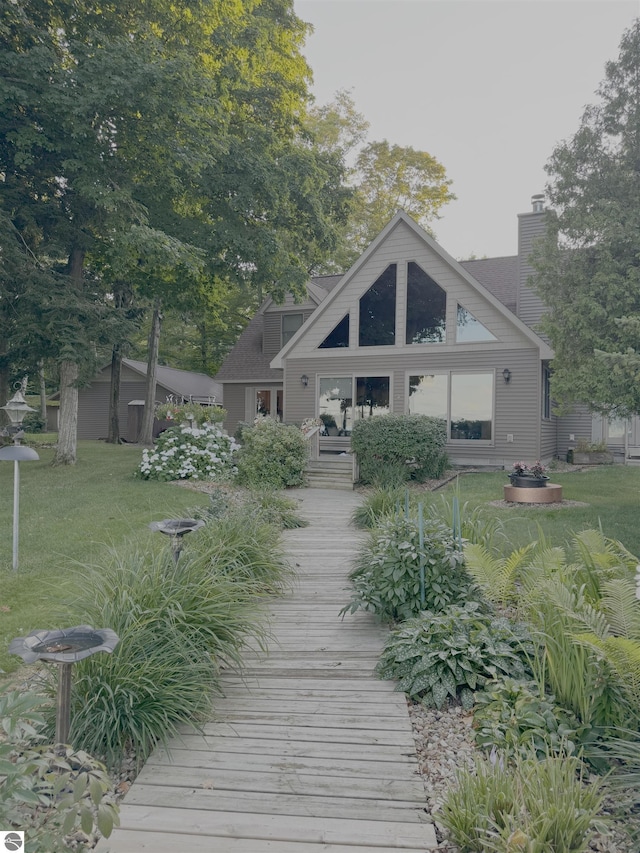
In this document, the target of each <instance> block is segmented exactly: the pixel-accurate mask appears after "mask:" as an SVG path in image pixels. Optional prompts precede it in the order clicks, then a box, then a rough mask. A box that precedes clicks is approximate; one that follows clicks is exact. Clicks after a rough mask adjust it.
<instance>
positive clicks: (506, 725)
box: [473, 678, 585, 759]
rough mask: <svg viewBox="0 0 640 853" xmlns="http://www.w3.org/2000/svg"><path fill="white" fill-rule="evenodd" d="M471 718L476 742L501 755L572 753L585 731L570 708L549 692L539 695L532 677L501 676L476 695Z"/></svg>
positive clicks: (542, 755)
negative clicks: (526, 679) (565, 708)
mask: <svg viewBox="0 0 640 853" xmlns="http://www.w3.org/2000/svg"><path fill="white" fill-rule="evenodd" d="M476 703H477V704H476V708H475V710H474V715H473V722H474V727H475V730H476V733H475V739H476V743H477V744H478V746H480V747H482V748H483V749H485V750H487V751H490V750H491V749H497V750H499V751H500V752H501V753H503V754H505V755H514V754H515V753H520V754H522V755H523V756H524V757H526V756H531V754H532V752H533V751H535V754H536V755H537V757H538V758H540V759H542V758H545V757H546V756H548V755H551V754H555V755H563V754H566V755H572V754H573V753H574V752H575V750H576V744H577V743H578V742H579V741H580V739H581V738H582V736H583V735H584V734H585V727H584V726H581V725H580V724H579V723H578V721H577V720H576V718H575V717H574V716H573V714H572V713H571V712H570V711H566V710H564V709H562V708H559V707H558V706H557V705H556V704H555V700H554V697H553V696H549V695H547V694H544V695H542V696H541V695H540V689H539V687H538V685H537V684H536V682H535V681H518V680H515V679H512V678H505V679H504V680H501V681H500V682H499V683H498V684H490V685H489V686H488V687H487V689H486V692H484V693H480V694H478V696H477V697H476Z"/></svg>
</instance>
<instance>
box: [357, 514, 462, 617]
mask: <svg viewBox="0 0 640 853" xmlns="http://www.w3.org/2000/svg"><path fill="white" fill-rule="evenodd" d="M423 536H424V541H423V544H422V545H421V544H420V531H419V526H418V522H417V521H416V520H415V519H414V518H406V517H405V516H404V515H396V516H393V517H390V518H388V519H386V520H384V521H383V522H382V523H381V524H380V526H379V527H378V528H376V529H375V530H373V531H372V532H371V534H370V535H369V538H368V541H367V542H366V543H365V544H364V545H363V547H362V548H361V550H360V553H359V555H358V557H357V558H356V561H355V568H354V569H353V571H352V572H351V574H350V579H351V581H352V582H353V586H354V594H353V597H352V600H351V603H350V604H348V605H347V606H346V607H345V608H344V611H343V612H350V613H354V612H355V611H356V610H358V609H362V610H369V611H372V612H374V613H377V614H378V615H379V616H380V617H381V618H382V619H384V620H386V621H394V620H402V619H408V618H409V617H411V616H416V615H417V614H418V613H420V611H421V610H425V609H429V610H442V609H443V608H444V607H446V606H447V605H449V604H459V603H462V602H463V601H465V600H466V598H467V597H468V593H469V588H470V581H469V577H468V575H467V573H466V571H465V569H464V560H463V556H462V553H461V551H460V548H459V547H458V545H457V543H456V542H455V540H454V538H453V536H452V533H451V530H450V529H449V528H448V527H447V526H446V525H445V524H443V523H442V522H439V521H434V520H432V519H425V521H424V524H423ZM421 565H422V566H423V567H424V588H423V587H422V582H421Z"/></svg>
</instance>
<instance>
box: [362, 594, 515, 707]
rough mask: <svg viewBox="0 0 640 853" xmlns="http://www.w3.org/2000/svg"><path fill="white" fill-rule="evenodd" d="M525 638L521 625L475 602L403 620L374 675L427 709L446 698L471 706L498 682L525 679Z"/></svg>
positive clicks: (387, 644)
mask: <svg viewBox="0 0 640 853" xmlns="http://www.w3.org/2000/svg"><path fill="white" fill-rule="evenodd" d="M528 646H529V639H528V636H527V634H526V631H525V629H524V628H522V627H521V626H514V625H512V624H511V623H510V622H509V621H508V620H506V619H501V618H496V616H495V615H494V614H492V613H483V612H481V610H480V605H479V604H478V603H477V602H475V601H470V602H467V604H465V605H464V606H463V607H459V606H457V605H451V606H449V607H447V608H445V609H444V610H443V611H442V612H440V613H434V612H431V611H425V612H424V613H421V614H420V616H419V617H417V618H413V619H408V620H407V621H406V622H404V623H403V624H402V625H401V626H400V627H399V628H398V629H397V630H395V631H394V632H393V633H392V634H391V636H390V638H389V640H388V641H387V643H386V646H385V648H384V651H383V653H382V656H381V658H380V661H379V662H378V665H377V668H376V672H377V673H378V675H379V676H380V677H381V678H396V679H399V683H398V687H397V689H398V690H403V691H404V692H405V693H407V695H408V696H410V697H411V698H412V699H417V700H420V701H421V702H423V703H424V704H425V705H427V706H430V707H434V706H435V707H436V708H441V707H442V706H443V705H444V703H445V702H446V701H447V699H451V700H454V701H456V700H457V701H460V702H461V704H462V706H463V707H464V708H467V709H469V708H471V707H472V706H473V703H474V698H475V693H476V691H478V690H483V689H484V688H485V687H486V686H487V685H488V684H489V683H492V682H494V681H495V680H496V679H498V678H503V677H505V676H512V677H515V678H522V677H524V675H525V664H524V662H523V656H524V655H525V653H527V652H528V651H529V649H528Z"/></svg>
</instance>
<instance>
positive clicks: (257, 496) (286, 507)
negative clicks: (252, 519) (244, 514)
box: [247, 489, 309, 530]
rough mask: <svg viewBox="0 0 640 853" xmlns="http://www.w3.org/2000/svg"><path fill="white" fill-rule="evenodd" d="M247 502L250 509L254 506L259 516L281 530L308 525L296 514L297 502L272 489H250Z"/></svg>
mask: <svg viewBox="0 0 640 853" xmlns="http://www.w3.org/2000/svg"><path fill="white" fill-rule="evenodd" d="M247 504H248V506H249V508H250V509H251V510H253V509H254V508H255V511H256V512H257V513H258V515H259V516H260V518H262V519H263V520H264V521H266V522H268V523H269V524H273V525H275V526H276V527H278V528H279V529H281V530H295V529H296V528H298V527H308V526H309V522H308V521H307V520H306V519H305V518H302V516H301V515H299V514H298V511H297V510H298V504H297V503H296V502H295V501H292V500H291V498H287V497H285V495H282V494H279V493H278V492H277V491H274V490H272V489H257V490H254V491H252V492H251V494H250V496H249V498H248V500H247Z"/></svg>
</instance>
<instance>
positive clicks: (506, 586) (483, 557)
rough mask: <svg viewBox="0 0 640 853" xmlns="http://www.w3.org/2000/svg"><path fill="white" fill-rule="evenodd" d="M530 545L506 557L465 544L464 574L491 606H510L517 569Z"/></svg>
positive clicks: (524, 558)
mask: <svg viewBox="0 0 640 853" xmlns="http://www.w3.org/2000/svg"><path fill="white" fill-rule="evenodd" d="M532 548H533V545H532V544H530V545H525V547H524V548H519V549H518V550H517V551H513V552H512V553H511V554H510V555H509V556H508V557H502V556H495V555H494V554H492V553H491V552H490V550H489V549H488V548H487V547H485V545H483V544H481V543H479V542H468V543H466V544H465V546H464V559H465V565H466V567H467V571H468V572H469V574H470V575H471V577H472V578H473V579H474V581H475V582H476V583H477V584H478V586H479V587H480V589H481V590H482V593H483V595H484V596H486V598H488V599H489V601H492V602H493V603H494V604H501V605H507V604H512V603H513V602H514V601H515V599H516V597H517V587H516V582H517V581H518V580H519V579H520V577H519V574H518V573H519V570H520V569H521V568H522V566H523V565H526V560H527V557H528V556H529V555H530V553H531V550H532Z"/></svg>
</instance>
